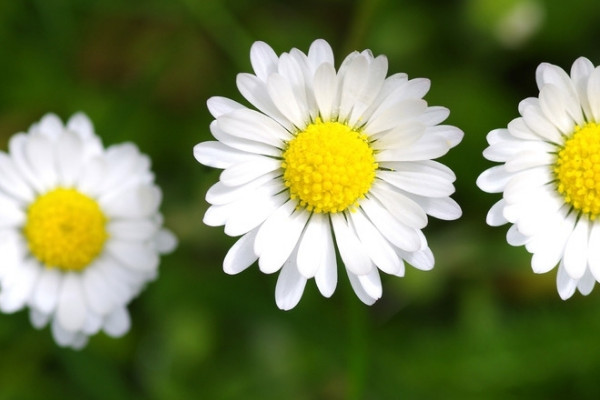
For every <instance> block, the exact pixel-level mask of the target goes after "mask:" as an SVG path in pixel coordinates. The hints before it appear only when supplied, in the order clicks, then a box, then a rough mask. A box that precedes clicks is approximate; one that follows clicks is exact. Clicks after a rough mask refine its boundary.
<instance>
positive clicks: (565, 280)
mask: <svg viewBox="0 0 600 400" xmlns="http://www.w3.org/2000/svg"><path fill="white" fill-rule="evenodd" d="M556 288H557V289H558V294H559V296H560V298H561V299H563V300H567V299H568V298H570V297H571V296H573V294H574V293H575V289H576V288H577V280H575V279H572V278H571V277H570V276H569V274H567V271H566V270H565V267H564V265H563V264H562V262H561V263H560V265H559V266H558V272H557V274H556Z"/></svg>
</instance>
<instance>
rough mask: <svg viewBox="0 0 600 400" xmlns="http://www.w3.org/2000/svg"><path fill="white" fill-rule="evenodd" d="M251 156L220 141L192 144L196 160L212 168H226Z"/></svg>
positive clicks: (251, 155)
mask: <svg viewBox="0 0 600 400" xmlns="http://www.w3.org/2000/svg"><path fill="white" fill-rule="evenodd" d="M253 156H254V155H253V154H250V153H247V152H245V151H241V150H237V149H234V148H232V147H229V146H227V145H225V144H223V143H221V142H214V141H212V142H202V143H198V144H197V145H195V146H194V157H195V158H196V160H198V162H199V163H201V164H204V165H206V166H208V167H213V168H220V169H224V168H228V167H230V166H232V165H234V164H236V163H239V162H242V161H246V160H247V159H249V158H251V157H253Z"/></svg>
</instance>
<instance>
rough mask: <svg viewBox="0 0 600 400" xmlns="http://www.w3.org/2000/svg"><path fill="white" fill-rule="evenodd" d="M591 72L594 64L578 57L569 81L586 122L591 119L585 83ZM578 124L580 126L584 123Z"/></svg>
mask: <svg viewBox="0 0 600 400" xmlns="http://www.w3.org/2000/svg"><path fill="white" fill-rule="evenodd" d="M593 71H594V64H592V62H591V61H590V60H588V59H587V58H585V57H579V58H578V59H577V60H575V62H574V63H573V66H572V67H571V79H572V80H573V85H574V86H575V90H576V91H577V97H578V100H579V104H580V105H581V108H582V109H583V112H584V114H585V115H586V117H587V120H591V119H592V117H593V115H592V112H591V109H590V102H589V101H588V96H587V83H588V80H589V77H590V75H591V74H592V72H593ZM578 122H579V123H580V124H581V123H583V122H584V121H578Z"/></svg>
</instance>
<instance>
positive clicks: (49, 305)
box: [30, 268, 63, 314]
mask: <svg viewBox="0 0 600 400" xmlns="http://www.w3.org/2000/svg"><path fill="white" fill-rule="evenodd" d="M62 277H63V274H62V273H61V272H59V271H58V270H57V269H56V268H41V271H40V276H39V279H38V282H37V284H36V286H35V289H34V291H33V293H32V296H31V300H30V304H31V305H32V306H33V307H35V308H36V309H38V310H39V311H40V312H42V313H45V314H50V313H52V312H54V309H55V308H56V305H57V304H58V296H59V288H60V287H61V281H62Z"/></svg>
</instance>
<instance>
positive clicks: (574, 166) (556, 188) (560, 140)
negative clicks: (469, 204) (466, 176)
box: [477, 57, 600, 299]
mask: <svg viewBox="0 0 600 400" xmlns="http://www.w3.org/2000/svg"><path fill="white" fill-rule="evenodd" d="M536 81H537V85H538V88H539V90H540V93H539V96H538V97H536V98H527V99H525V100H523V101H521V103H520V104H519V113H520V114H521V116H520V117H519V118H516V119H514V120H512V121H511V122H510V123H509V124H508V128H507V129H496V130H493V131H491V132H490V133H489V134H488V136H487V140H488V143H489V147H488V148H487V149H486V150H485V151H484V156H485V157H486V158H487V159H489V160H491V161H496V162H500V163H502V164H501V165H497V166H494V167H492V168H490V169H488V170H486V171H484V172H483V173H482V174H481V175H480V176H479V178H478V180H477V184H478V185H479V187H480V188H481V189H483V190H484V191H486V192H490V193H500V192H502V193H503V198H502V199H501V200H500V201H498V202H497V203H496V204H494V205H493V206H492V208H491V209H490V211H489V213H488V215H487V222H488V224H489V225H492V226H499V225H503V224H505V223H509V222H510V223H512V224H513V225H512V226H511V227H510V228H509V230H508V233H507V240H508V243H510V244H511V245H514V246H520V245H525V248H526V249H527V250H528V251H529V252H530V253H532V254H533V256H532V259H531V266H532V268H533V271H534V272H536V273H545V272H548V271H550V270H552V269H553V268H554V267H555V266H556V265H558V273H557V279H556V283H557V288H558V293H559V295H560V297H561V298H563V299H567V298H569V297H571V296H572V295H573V293H574V292H575V290H576V289H577V290H579V291H580V292H581V293H582V294H584V295H587V294H589V293H590V292H591V291H592V289H593V287H594V284H595V281H596V280H598V279H600V246H598V243H600V224H599V221H600V220H599V219H598V217H599V216H600V125H599V124H600V68H598V67H596V68H595V67H594V66H593V65H592V63H591V62H590V61H589V60H588V59H586V58H583V57H582V58H579V59H577V60H576V61H575V62H574V63H573V66H572V67H571V73H570V75H569V74H567V73H566V72H565V71H564V70H563V69H561V68H560V67H557V66H555V65H551V64H546V63H544V64H541V65H540V66H539V67H538V68H537V71H536Z"/></svg>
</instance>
